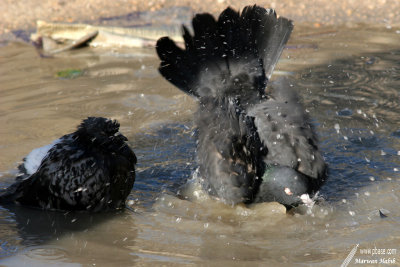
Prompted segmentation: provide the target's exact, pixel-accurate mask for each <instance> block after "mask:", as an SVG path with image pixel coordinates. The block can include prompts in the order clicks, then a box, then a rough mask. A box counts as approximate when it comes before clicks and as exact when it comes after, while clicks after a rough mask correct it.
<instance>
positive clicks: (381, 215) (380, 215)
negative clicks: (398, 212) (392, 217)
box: [379, 210, 387, 219]
mask: <svg viewBox="0 0 400 267" xmlns="http://www.w3.org/2000/svg"><path fill="white" fill-rule="evenodd" d="M379 217H381V218H382V219H383V218H386V217H387V215H385V214H383V212H382V211H381V210H379Z"/></svg>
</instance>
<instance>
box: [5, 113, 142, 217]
mask: <svg viewBox="0 0 400 267" xmlns="http://www.w3.org/2000/svg"><path fill="white" fill-rule="evenodd" d="M127 140H128V139H127V138H126V137H125V136H124V135H122V134H121V133H120V132H119V123H118V122H117V121H116V120H110V119H105V118H101V117H89V118H87V119H85V120H83V122H82V123H81V124H80V125H79V126H78V128H77V130H76V131H75V132H73V133H70V134H67V135H64V136H62V137H61V138H59V139H57V140H56V141H54V142H53V143H51V144H49V145H47V146H44V147H40V148H36V149H34V150H33V151H32V152H31V153H30V154H28V156H26V157H25V158H24V160H23V163H22V164H21V165H20V166H19V169H20V171H21V173H20V174H19V175H18V176H17V178H16V181H15V183H14V184H12V185H11V186H10V187H9V188H7V189H6V190H5V192H3V193H1V195H0V204H10V203H18V204H21V205H26V206H32V207H37V208H41V209H50V210H67V211H70V210H71V211H72V210H76V211H94V212H97V211H105V210H114V209H120V208H123V207H124V205H125V200H126V199H127V197H128V195H129V193H130V192H131V190H132V187H133V184H134V181H135V164H136V156H135V154H134V152H133V151H132V149H131V148H130V147H129V146H128V145H127V143H126V141H127Z"/></svg>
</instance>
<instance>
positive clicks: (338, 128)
mask: <svg viewBox="0 0 400 267" xmlns="http://www.w3.org/2000/svg"><path fill="white" fill-rule="evenodd" d="M334 128H335V130H336V132H337V133H339V131H340V125H339V123H335V126H334Z"/></svg>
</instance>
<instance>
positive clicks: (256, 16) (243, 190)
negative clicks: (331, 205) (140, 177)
mask: <svg viewBox="0 0 400 267" xmlns="http://www.w3.org/2000/svg"><path fill="white" fill-rule="evenodd" d="M192 24H193V32H194V34H193V35H192V34H191V33H190V32H189V30H188V29H187V28H186V27H185V26H183V38H184V41H185V49H181V48H180V47H179V46H177V45H176V44H175V43H174V41H172V40H171V39H170V38H168V37H163V38H161V39H159V40H158V42H157V47H156V49H157V53H158V56H159V57H160V59H161V64H160V67H159V71H160V73H161V74H162V76H164V78H165V79H167V80H168V81H169V82H171V83H172V84H174V85H175V86H177V87H178V88H179V89H181V90H182V91H184V92H186V93H188V94H189V95H192V96H194V97H196V98H197V99H198V102H199V109H198V111H197V112H196V115H195V122H196V124H197V127H198V133H199V134H198V144H197V160H198V164H199V172H200V176H201V177H202V178H203V180H204V182H203V187H204V189H206V190H207V191H208V192H209V193H210V194H211V195H214V196H216V197H218V198H220V199H221V200H222V201H223V202H225V203H227V204H231V205H234V204H237V203H255V202H265V201H278V202H280V203H282V204H284V205H286V206H296V205H298V204H299V203H301V199H302V196H303V195H304V194H308V196H313V195H314V194H315V193H316V192H317V191H318V189H319V188H320V186H321V185H322V184H323V182H324V181H325V178H326V170H327V167H326V164H325V162H324V159H323V157H322V155H321V153H320V151H319V150H318V143H317V139H316V136H315V133H314V130H313V128H312V126H311V124H310V122H309V118H308V117H307V115H306V113H305V111H304V108H303V106H302V105H301V104H300V102H299V99H298V97H297V94H296V92H295V91H294V86H293V85H292V84H290V82H289V81H288V80H287V79H281V80H280V81H278V82H277V83H276V84H275V85H274V87H273V88H272V89H271V90H268V91H266V85H267V82H268V80H269V78H270V76H271V74H272V72H273V70H274V68H275V65H276V63H277V61H278V59H279V57H280V55H281V53H282V50H283V48H284V46H285V44H286V42H287V41H288V39H289V36H290V34H291V32H292V30H293V23H292V21H290V20H288V19H286V18H284V17H279V18H277V16H276V13H275V11H274V10H272V9H265V8H262V7H259V6H256V5H255V6H247V7H245V8H244V9H243V11H242V12H241V13H239V12H236V11H234V10H233V9H231V8H227V9H225V10H224V11H223V12H222V13H221V14H220V16H219V18H218V19H217V20H216V19H214V17H213V16H212V15H210V14H207V13H205V14H197V15H196V16H195V17H194V18H193V21H192Z"/></svg>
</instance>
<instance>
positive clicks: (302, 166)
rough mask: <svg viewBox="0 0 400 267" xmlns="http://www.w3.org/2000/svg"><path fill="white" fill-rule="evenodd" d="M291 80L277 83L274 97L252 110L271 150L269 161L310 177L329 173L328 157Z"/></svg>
mask: <svg viewBox="0 0 400 267" xmlns="http://www.w3.org/2000/svg"><path fill="white" fill-rule="evenodd" d="M292 87H293V85H291V84H290V81H289V80H287V79H280V80H278V82H276V83H275V85H274V88H273V91H272V92H269V94H270V95H271V97H270V98H269V99H266V100H263V101H262V102H261V103H259V104H256V105H254V106H253V107H252V108H250V109H249V110H248V114H249V116H253V117H254V118H255V119H254V123H255V126H256V127H257V132H258V135H259V137H260V139H261V141H262V142H263V144H264V146H266V147H267V149H268V154H267V156H266V157H265V163H266V164H267V165H268V164H269V165H281V166H288V167H290V168H293V169H295V170H297V171H299V172H301V173H303V174H305V175H307V176H309V177H312V178H321V177H324V175H325V170H326V166H325V163H324V159H323V157H322V155H321V153H320V152H319V150H318V147H317V140H316V136H315V134H314V131H313V129H312V125H311V124H310V123H309V119H308V116H307V115H306V113H305V112H304V108H303V106H302V104H301V103H300V101H299V98H298V97H297V95H296V93H295V92H294V90H293V89H292Z"/></svg>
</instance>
